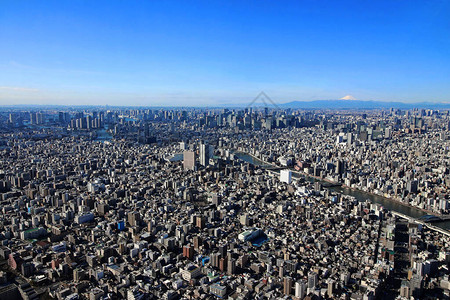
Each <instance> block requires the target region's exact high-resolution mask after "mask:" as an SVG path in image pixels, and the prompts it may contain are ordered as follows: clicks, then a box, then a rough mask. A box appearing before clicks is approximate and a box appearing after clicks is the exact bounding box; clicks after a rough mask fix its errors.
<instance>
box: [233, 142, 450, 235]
mask: <svg viewBox="0 0 450 300" xmlns="http://www.w3.org/2000/svg"><path fill="white" fill-rule="evenodd" d="M234 154H235V155H236V157H237V158H239V159H241V160H243V161H246V162H248V163H250V164H253V165H257V166H267V164H266V163H264V162H263V161H261V160H259V159H257V158H255V157H253V156H251V155H249V154H246V153H243V152H238V151H236V152H235V153H234ZM292 176H293V177H297V178H298V177H300V176H302V175H298V174H297V173H292ZM305 178H306V180H309V181H310V182H316V181H318V182H321V183H328V182H326V181H323V180H320V179H316V178H314V177H310V176H307V175H305ZM328 189H330V190H331V191H334V192H337V193H341V194H344V195H349V196H353V197H355V198H356V199H357V200H358V201H362V202H365V201H366V200H367V199H368V200H369V201H370V202H372V203H378V204H381V205H382V206H383V207H384V208H386V209H388V210H391V211H396V212H399V213H402V214H404V215H407V216H409V217H412V218H419V217H421V216H424V215H427V213H426V212H424V211H422V210H420V209H418V208H415V207H411V206H408V205H405V204H402V203H400V202H398V201H395V200H392V199H389V198H386V197H383V196H379V195H374V194H370V193H366V192H364V191H358V190H353V189H350V188H346V187H341V186H334V187H329V188H328ZM433 225H434V226H436V227H440V228H442V229H445V230H448V231H450V220H448V221H443V222H438V223H434V224H433Z"/></svg>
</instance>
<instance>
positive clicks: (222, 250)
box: [219, 244, 228, 258]
mask: <svg viewBox="0 0 450 300" xmlns="http://www.w3.org/2000/svg"><path fill="white" fill-rule="evenodd" d="M227 251H228V248H227V245H226V244H225V245H221V246H219V253H220V256H221V257H223V258H225V257H227Z"/></svg>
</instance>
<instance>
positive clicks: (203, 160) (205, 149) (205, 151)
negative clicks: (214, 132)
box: [200, 143, 209, 167]
mask: <svg viewBox="0 0 450 300" xmlns="http://www.w3.org/2000/svg"><path fill="white" fill-rule="evenodd" d="M200 164H201V165H202V166H205V167H206V166H207V165H209V145H208V144H205V143H201V144H200Z"/></svg>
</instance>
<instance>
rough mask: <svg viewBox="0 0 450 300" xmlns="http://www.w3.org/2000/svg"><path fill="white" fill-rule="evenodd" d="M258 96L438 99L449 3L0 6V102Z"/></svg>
mask: <svg viewBox="0 0 450 300" xmlns="http://www.w3.org/2000/svg"><path fill="white" fill-rule="evenodd" d="M260 91H265V92H266V93H267V94H268V95H269V96H270V97H271V98H272V99H274V100H275V101H276V102H278V103H283V102H288V101H292V100H300V101H302V100H303V101H311V100H319V99H339V98H341V97H344V96H348V97H347V98H352V97H353V98H356V99H361V100H381V101H403V102H416V101H439V102H450V1H446V0H442V1H432V0H431V1H430V0H427V1H425V0H424V1H413V0H402V1H395V0H389V1H379V0H377V1H369V0H358V1H336V0H333V1H320V0H305V1H300V0H297V1H274V0H273V1H260V0H258V1H256V0H254V1H243V0H240V1H230V0H227V1H225V0H224V1H211V0H210V1H144V0H142V1H130V0H127V1H113V0H107V1H97V0H96V1H77V0H71V1H63V0H58V1H47V0H46V1H19V0H11V1H6V0H3V1H0V104H28V103H34V104H80V105H81V104H82V105H84V104H99V105H105V104H109V105H167V106H171V105H180V106H191V105H211V106H212V105H217V104H224V103H239V102H240V103H248V102H249V101H251V100H252V99H253V97H254V96H256V95H257V94H258V93H259V92H260ZM343 101H351V100H343Z"/></svg>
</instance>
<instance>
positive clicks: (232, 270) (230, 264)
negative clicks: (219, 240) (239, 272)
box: [227, 256, 236, 275]
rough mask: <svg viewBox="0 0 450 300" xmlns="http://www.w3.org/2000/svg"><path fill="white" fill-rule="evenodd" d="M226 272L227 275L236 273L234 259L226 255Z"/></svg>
mask: <svg viewBox="0 0 450 300" xmlns="http://www.w3.org/2000/svg"><path fill="white" fill-rule="evenodd" d="M227 273H228V275H233V274H235V273H236V260H234V259H233V258H232V257H231V256H229V257H228V263H227Z"/></svg>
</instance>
